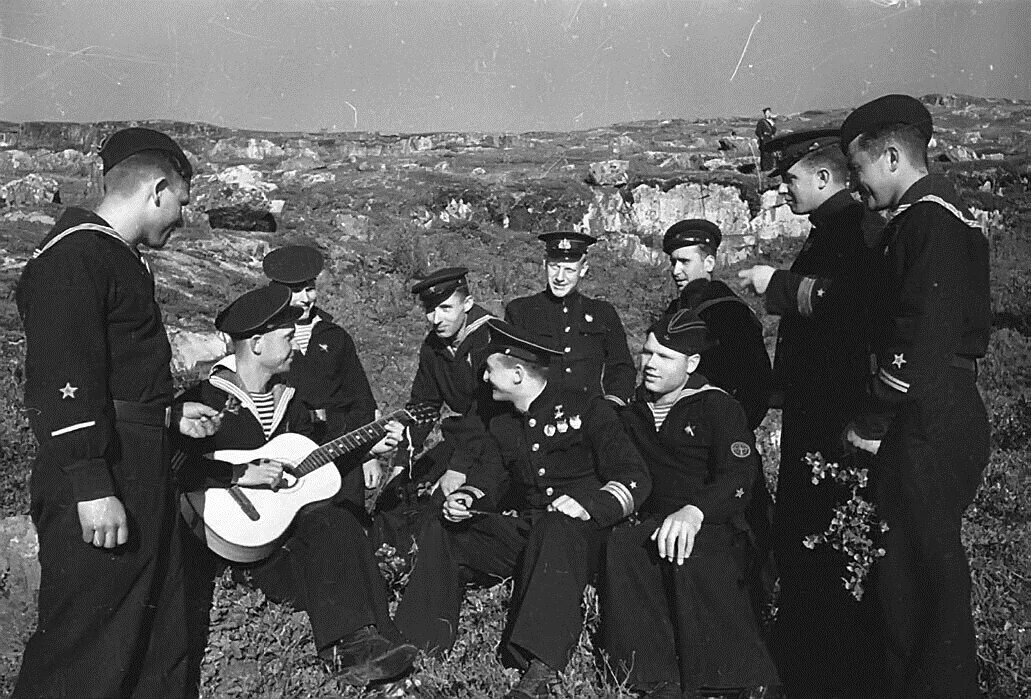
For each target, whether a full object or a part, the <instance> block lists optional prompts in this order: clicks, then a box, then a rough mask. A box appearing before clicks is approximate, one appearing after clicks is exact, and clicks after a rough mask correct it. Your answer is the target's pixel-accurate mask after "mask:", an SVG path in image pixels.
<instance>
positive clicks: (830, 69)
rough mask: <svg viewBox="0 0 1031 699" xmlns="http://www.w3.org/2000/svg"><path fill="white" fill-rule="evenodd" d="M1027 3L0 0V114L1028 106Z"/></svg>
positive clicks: (575, 122)
mask: <svg viewBox="0 0 1031 699" xmlns="http://www.w3.org/2000/svg"><path fill="white" fill-rule="evenodd" d="M1029 6H1031V1H1029V0H982V1H981V2H978V1H977V0H536V1H535V0H176V1H175V2H170V1H168V0H164V1H162V2H157V1H155V0H0V119H2V120H7V121H29V120H48V121H75V122H89V121H98V120H133V119H173V120H180V121H203V122H208V123H212V124H216V125H220V126H229V127H236V128H247V129H258V130H270V131H319V130H330V131H351V130H359V131H381V132H403V133H419V132H433V131H486V132H499V131H509V132H527V131H570V130H578V129H586V128H591V127H595V126H605V125H609V124H613V123H625V122H630V121H637V120H644V119H670V118H688V119H690V118H697V117H706V116H729V115H753V114H756V115H757V114H758V112H759V110H760V109H761V108H762V107H764V106H770V107H772V108H773V110H774V112H775V113H778V114H790V113H796V112H801V111H804V110H808V109H820V108H834V107H852V106H857V105H859V104H861V103H862V102H864V101H867V100H869V99H872V98H874V97H878V96H880V95H882V94H886V93H889V92H906V93H909V94H913V95H923V94H927V93H931V92H957V93H963V94H970V95H979V96H990V97H1007V98H1013V99H1031V11H1029Z"/></svg>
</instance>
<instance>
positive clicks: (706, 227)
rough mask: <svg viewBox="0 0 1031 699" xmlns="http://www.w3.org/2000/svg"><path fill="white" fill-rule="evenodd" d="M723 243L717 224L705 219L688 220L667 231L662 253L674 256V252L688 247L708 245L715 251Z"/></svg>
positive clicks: (674, 225)
mask: <svg viewBox="0 0 1031 699" xmlns="http://www.w3.org/2000/svg"><path fill="white" fill-rule="evenodd" d="M722 241H723V233H722V232H721V231H720V227H719V226H717V225H716V224H715V223H713V222H712V221H706V220H705V219H704V218H688V219H684V220H683V221H677V222H676V223H674V224H673V225H672V226H670V227H669V228H667V229H666V234H665V235H664V236H662V251H663V252H664V253H666V254H667V255H672V254H673V251H674V250H678V249H680V248H686V247H687V246H688V245H708V246H710V247H712V248H713V249H714V250H715V249H716V248H718V247H719V246H720V243H721V242H722Z"/></svg>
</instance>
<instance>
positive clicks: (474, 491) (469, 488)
mask: <svg viewBox="0 0 1031 699" xmlns="http://www.w3.org/2000/svg"><path fill="white" fill-rule="evenodd" d="M455 492H460V493H468V494H469V495H472V496H473V497H474V498H476V499H477V500H479V499H480V498H482V497H484V496H485V495H486V493H484V492H483V491H482V490H480V489H479V488H477V487H476V486H474V485H463V486H462V487H461V488H458V489H457V490H456V491H455Z"/></svg>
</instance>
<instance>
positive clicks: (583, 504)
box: [396, 320, 651, 699]
mask: <svg viewBox="0 0 1031 699" xmlns="http://www.w3.org/2000/svg"><path fill="white" fill-rule="evenodd" d="M488 326H489V327H490V331H491V343H490V344H489V345H488V346H487V347H486V348H485V350H484V355H485V356H486V370H485V372H484V373H485V379H486V380H488V381H489V382H490V384H491V387H492V392H493V395H494V397H495V398H496V399H497V400H499V401H502V402H506V403H510V404H511V407H510V408H509V409H507V410H506V411H505V412H502V413H501V414H499V415H497V416H496V417H494V418H493V419H492V420H491V422H490V426H489V429H490V434H491V435H492V437H493V439H490V440H485V441H483V442H481V444H482V447H483V448H482V450H481V451H480V453H479V462H478V463H477V465H476V468H474V469H471V470H470V471H469V478H468V480H467V481H466V483H465V484H464V485H462V486H461V487H459V488H458V489H457V490H455V491H454V492H453V493H451V495H450V496H448V498H447V499H446V500H445V502H444V508H443V515H444V519H445V520H446V521H441V520H440V519H434V520H431V521H428V522H427V523H426V526H425V527H424V528H423V530H422V532H421V534H420V537H419V558H418V560H417V562H416V565H415V570H414V571H413V573H412V577H411V580H410V581H409V583H408V587H407V588H406V589H405V593H404V597H403V598H402V600H401V603H400V605H399V606H398V609H397V615H396V621H397V624H398V627H399V628H400V629H401V630H402V632H403V633H404V634H405V635H406V636H407V637H408V638H409V639H410V640H411V641H412V642H413V643H415V644H416V645H418V646H421V647H426V648H429V649H435V650H436V651H438V652H442V651H444V650H447V649H448V648H450V647H451V645H452V644H453V643H454V640H455V635H456V632H457V629H458V618H459V611H460V607H461V603H462V598H463V596H464V585H465V583H466V582H467V581H470V580H472V579H477V578H478V579H481V580H483V579H489V580H492V581H493V582H497V581H499V580H501V579H503V578H506V577H509V576H512V577H514V578H515V586H514V589H513V592H512V599H511V602H510V604H509V610H510V611H509V618H508V623H507V625H506V628H505V631H504V634H503V637H502V644H501V646H502V657H503V659H504V660H505V662H506V663H507V664H511V665H515V666H517V667H519V668H521V669H523V670H524V673H523V677H522V679H521V680H520V682H519V684H518V685H516V687H515V688H513V689H512V690H511V691H510V692H509V693H508V694H506V697H510V698H514V699H531V698H539V697H549V696H552V693H551V687H552V686H553V685H554V684H555V683H556V682H557V681H558V677H557V673H558V672H559V671H561V670H562V669H563V668H564V667H565V666H566V663H567V662H568V661H569V658H570V655H571V654H572V652H573V650H574V649H575V648H576V644H577V642H578V640H579V638H580V634H581V632H582V630H583V611H582V609H581V602H582V596H583V591H584V588H585V587H586V585H587V584H588V583H589V582H590V581H591V579H592V578H593V577H594V574H595V572H596V570H597V567H598V559H599V554H600V547H601V544H602V542H603V540H604V538H605V536H606V534H607V533H608V531H609V529H610V528H611V526H612V525H613V524H615V523H616V522H617V521H619V520H621V519H623V518H625V517H627V516H628V515H629V514H630V513H632V512H633V511H634V510H635V509H636V508H637V506H638V505H639V504H640V503H641V502H642V501H643V500H644V498H646V497H647V495H648V493H649V491H650V489H651V481H650V477H649V476H648V471H647V469H646V468H645V465H644V462H643V461H642V460H641V457H640V455H639V454H638V453H637V450H636V449H634V447H633V445H632V444H631V443H630V441H629V440H628V439H627V436H626V434H625V433H624V432H623V429H622V427H621V425H620V423H619V419H618V418H617V417H616V414H615V412H614V408H613V407H612V405H611V403H609V402H608V401H606V400H603V399H601V398H600V397H593V398H592V397H591V396H588V395H587V394H586V393H585V392H584V391H581V390H569V389H567V388H564V387H562V386H559V385H556V384H555V383H553V382H552V381H550V380H549V379H548V372H549V371H551V370H553V369H554V368H555V367H549V366H548V365H549V364H550V363H551V362H552V361H556V360H559V359H561V357H562V354H563V353H562V352H560V351H557V350H555V349H552V348H549V347H546V346H544V345H543V344H541V343H540V342H539V341H538V340H537V339H536V338H534V337H533V336H531V335H530V334H529V333H527V332H526V331H524V330H521V329H518V328H515V327H514V326H511V325H509V324H507V323H502V322H500V321H493V320H492V321H489V322H488ZM558 366H562V365H561V364H558ZM502 513H505V514H502Z"/></svg>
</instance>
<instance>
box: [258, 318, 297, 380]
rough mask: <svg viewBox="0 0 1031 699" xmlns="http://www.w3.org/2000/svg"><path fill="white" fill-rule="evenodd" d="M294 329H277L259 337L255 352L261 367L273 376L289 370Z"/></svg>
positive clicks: (292, 350)
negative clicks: (256, 351)
mask: <svg viewBox="0 0 1031 699" xmlns="http://www.w3.org/2000/svg"><path fill="white" fill-rule="evenodd" d="M293 340H294V329H293V326H290V327H288V328H278V329H276V330H269V331H268V332H267V333H264V334H263V335H261V336H260V338H259V340H258V346H257V348H256V349H257V350H258V351H259V352H260V353H259V354H258V359H259V361H260V362H261V364H262V366H264V367H265V368H267V369H268V370H269V371H270V372H272V373H273V374H281V373H283V372H284V371H287V370H288V369H289V368H290V362H291V361H292V360H293V352H294V345H293Z"/></svg>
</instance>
